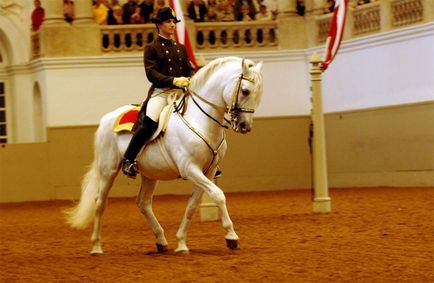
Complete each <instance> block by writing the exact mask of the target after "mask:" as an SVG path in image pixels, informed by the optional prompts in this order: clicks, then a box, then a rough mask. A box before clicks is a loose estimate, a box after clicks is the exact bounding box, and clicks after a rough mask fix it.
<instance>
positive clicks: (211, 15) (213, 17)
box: [205, 6, 218, 22]
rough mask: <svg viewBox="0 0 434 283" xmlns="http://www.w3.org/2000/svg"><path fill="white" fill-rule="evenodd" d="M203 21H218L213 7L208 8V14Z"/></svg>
mask: <svg viewBox="0 0 434 283" xmlns="http://www.w3.org/2000/svg"><path fill="white" fill-rule="evenodd" d="M205 21H207V22H217V21H218V16H217V10H216V7H214V6H209V7H208V12H207V13H206V16H205Z"/></svg>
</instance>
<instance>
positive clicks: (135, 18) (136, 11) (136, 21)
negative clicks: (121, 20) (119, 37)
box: [130, 6, 145, 25]
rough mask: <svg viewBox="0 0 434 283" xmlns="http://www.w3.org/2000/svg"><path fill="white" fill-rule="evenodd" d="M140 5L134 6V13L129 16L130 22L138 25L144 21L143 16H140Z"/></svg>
mask: <svg viewBox="0 0 434 283" xmlns="http://www.w3.org/2000/svg"><path fill="white" fill-rule="evenodd" d="M141 10H142V9H141V8H140V6H136V8H135V9H134V13H133V14H132V15H131V17H130V24H133V25H140V24H144V23H145V18H144V17H143V16H142V13H141Z"/></svg>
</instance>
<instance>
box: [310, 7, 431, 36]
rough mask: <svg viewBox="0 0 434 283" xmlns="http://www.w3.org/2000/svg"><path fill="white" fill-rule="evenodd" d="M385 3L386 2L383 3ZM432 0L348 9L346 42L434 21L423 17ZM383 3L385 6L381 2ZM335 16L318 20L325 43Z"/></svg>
mask: <svg viewBox="0 0 434 283" xmlns="http://www.w3.org/2000/svg"><path fill="white" fill-rule="evenodd" d="M383 1H384V2H383ZM429 1H432V0H381V1H376V2H373V3H370V4H365V5H361V6H357V7H351V8H349V11H348V14H347V25H346V28H345V29H346V30H347V31H346V33H345V34H346V36H345V37H346V39H349V38H352V37H357V36H361V35H367V34H371V33H376V32H386V31H389V30H391V29H394V28H399V27H403V26H408V25H412V24H415V23H420V22H424V21H426V22H427V21H430V20H432V19H430V18H428V16H426V18H424V9H427V8H428V5H430V4H429ZM382 2H383V3H382ZM331 17H332V14H327V15H319V16H317V17H316V30H317V33H316V40H315V42H316V43H317V44H322V43H324V42H325V41H326V39H327V32H328V29H329V26H330V20H331Z"/></svg>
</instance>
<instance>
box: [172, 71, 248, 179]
mask: <svg viewBox="0 0 434 283" xmlns="http://www.w3.org/2000/svg"><path fill="white" fill-rule="evenodd" d="M242 80H247V81H249V82H251V83H255V80H254V79H252V78H249V77H245V76H244V75H243V74H242V73H241V75H240V76H239V77H238V81H237V84H236V85H235V88H234V91H233V92H232V98H231V105H230V106H229V107H222V106H219V105H216V104H214V103H212V102H210V101H208V100H206V99H205V98H203V97H202V96H200V95H199V94H197V93H196V92H194V91H193V90H191V89H190V88H187V89H186V91H185V94H184V96H183V97H182V98H181V100H180V102H179V103H178V104H176V102H174V112H176V113H177V114H178V116H179V117H180V119H181V121H183V122H184V124H185V125H186V126H187V127H188V128H190V129H191V130H192V131H193V132H194V133H195V134H196V135H197V136H199V137H200V138H201V139H202V140H203V141H204V142H205V144H206V145H207V146H208V148H209V149H210V150H211V152H212V156H213V158H212V161H211V163H210V164H209V166H208V169H207V170H205V173H206V172H208V170H209V169H210V168H211V166H212V164H213V163H214V161H215V158H216V156H217V154H218V152H219V151H220V148H221V147H222V146H223V144H224V141H225V134H224V132H223V137H222V140H221V141H220V143H219V145H218V146H217V147H216V148H213V147H212V145H211V143H210V141H209V140H208V138H207V137H206V136H204V135H203V134H202V133H200V132H199V131H198V130H197V129H196V128H194V127H193V125H191V124H190V123H189V122H188V121H187V120H186V119H185V118H184V114H183V111H185V104H186V98H187V97H191V99H192V100H193V102H194V103H195V104H196V106H197V107H198V108H199V109H200V111H202V113H204V114H205V115H206V116H207V117H208V118H210V119H211V120H213V121H214V122H216V123H217V124H219V125H220V126H221V127H223V128H226V129H227V128H229V126H227V125H224V124H222V123H221V122H220V121H218V120H217V119H215V118H214V117H212V116H211V115H210V114H208V113H207V112H206V111H205V110H204V109H203V108H202V107H201V106H200V105H199V103H197V101H196V100H195V99H194V97H196V98H198V99H200V100H201V101H202V102H204V103H206V104H208V105H210V106H212V107H213V108H215V109H222V110H225V114H229V115H230V120H228V119H226V118H224V119H225V122H226V123H228V124H229V125H231V127H232V129H235V127H236V121H237V119H238V117H239V116H240V113H243V112H245V113H254V112H255V109H253V108H247V107H240V106H239V104H238V97H239V92H240V88H241V82H242ZM190 94H191V95H190Z"/></svg>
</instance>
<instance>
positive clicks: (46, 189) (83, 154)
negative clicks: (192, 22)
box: [0, 23, 434, 202]
mask: <svg viewBox="0 0 434 283" xmlns="http://www.w3.org/2000/svg"><path fill="white" fill-rule="evenodd" d="M432 27H433V23H429V24H424V25H419V26H416V27H412V28H408V29H403V30H399V31H394V32H389V33H386V34H378V35H373V36H368V37H364V38H360V39H355V40H349V41H346V42H344V43H343V45H342V51H341V53H340V54H339V56H338V57H337V59H336V61H335V62H333V64H332V66H331V67H330V69H329V70H327V71H326V73H325V74H324V76H323V97H324V108H325V111H326V112H327V113H326V125H325V126H326V143H327V155H328V173H329V185H330V186H331V187H364V186H434V175H433V173H434V147H433V145H434V133H433V130H432V129H433V128H434V127H433V126H434V125H433V123H434V120H433V118H434V81H433V80H432V69H434V58H433V57H432V46H433V43H434V32H433V29H432ZM315 51H319V52H321V49H320V48H313V49H308V50H287V51H285V50H281V51H270V52H265V53H258V52H249V53H243V54H239V53H230V54H212V53H207V54H202V55H203V56H204V57H205V58H206V59H208V60H211V59H212V58H215V57H217V56H223V55H237V56H244V57H246V58H250V59H253V60H255V61H258V60H262V61H264V93H265V94H264V101H263V102H262V105H261V107H260V109H259V110H258V113H257V118H256V119H255V125H254V130H253V132H252V133H251V134H249V135H246V136H239V135H235V134H233V133H231V132H228V143H229V151H228V154H227V157H226V159H225V160H224V162H223V164H222V169H223V170H224V175H223V177H222V178H221V179H219V180H218V182H219V185H221V187H222V188H223V189H224V190H225V191H254V190H279V189H292V188H296V189H299V188H310V186H311V174H310V166H311V165H310V157H311V156H310V154H309V147H308V143H307V140H308V136H309V121H310V117H309V113H310V91H309V85H310V83H309V74H308V72H309V64H308V60H309V57H310V55H311V53H312V52H315ZM140 57H141V55H135V56H119V57H104V56H101V57H84V58H46V59H38V60H35V61H32V62H31V63H29V65H13V66H9V67H8V69H7V74H8V75H9V77H8V80H9V82H10V83H9V85H13V87H14V88H15V90H16V93H18V94H19V95H18V96H17V97H9V98H11V99H12V100H13V105H14V108H13V109H14V112H15V115H16V116H17V117H19V119H18V120H19V121H20V123H19V124H20V125H21V126H23V127H15V125H14V129H13V130H14V132H15V133H18V135H21V136H22V137H24V138H23V139H21V140H19V142H20V143H11V144H5V145H2V147H1V148H0V202H12V201H28V200H46V199H72V198H76V197H77V196H78V194H79V183H80V180H81V177H82V176H83V174H84V172H85V167H86V165H87V164H89V163H90V161H91V159H92V152H93V148H92V147H93V142H92V139H93V133H94V131H95V129H96V125H97V123H98V120H99V118H100V117H101V115H102V114H103V113H106V112H108V111H110V110H111V109H113V108H115V107H117V106H119V105H122V104H126V103H131V102H136V101H137V100H139V99H140V97H142V94H143V92H144V91H145V90H146V89H147V87H148V83H147V82H146V80H145V79H144V77H143V76H144V75H143V67H142V62H141V58H140ZM35 85H37V87H34V86H35ZM28 88H29V89H37V90H38V93H40V94H41V95H42V97H41V99H40V100H41V101H42V107H43V110H42V113H44V114H43V115H44V117H43V121H44V122H45V126H46V137H45V140H46V142H41V143H34V142H32V143H23V142H27V141H31V140H32V139H33V140H34V135H35V132H34V131H32V130H26V129H30V128H32V127H30V126H29V124H34V120H35V119H36V118H35V116H34V115H33V114H34V109H32V107H29V105H32V104H33V101H34V96H32V94H31V93H30V92H29V91H28V90H27V89H28ZM21 106H22V107H23V108H21ZM20 109H22V110H20ZM19 111H24V113H23V114H22V113H21V112H19ZM18 113H20V114H19V115H18ZM32 135H33V136H32ZM137 188H138V182H137V181H131V180H129V179H127V178H124V177H123V176H120V177H119V178H118V180H117V183H116V184H115V188H114V189H113V192H112V196H129V195H135V194H136V192H137ZM189 191H190V184H189V183H188V182H186V181H182V180H177V181H173V182H162V183H161V185H160V187H159V189H158V193H160V194H166V193H188V192H189Z"/></svg>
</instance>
